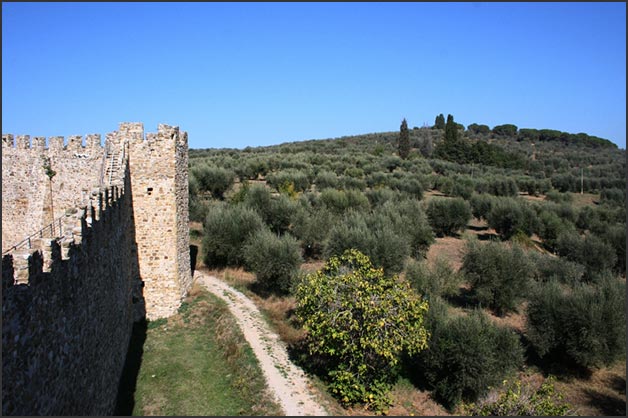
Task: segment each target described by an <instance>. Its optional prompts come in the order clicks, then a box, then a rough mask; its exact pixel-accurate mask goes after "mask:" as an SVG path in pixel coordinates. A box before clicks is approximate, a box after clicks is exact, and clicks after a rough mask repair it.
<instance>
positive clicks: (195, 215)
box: [188, 196, 209, 222]
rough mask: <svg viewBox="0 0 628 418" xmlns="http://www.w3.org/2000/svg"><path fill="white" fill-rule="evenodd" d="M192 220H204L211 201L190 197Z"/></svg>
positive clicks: (189, 204) (189, 208)
mask: <svg viewBox="0 0 628 418" xmlns="http://www.w3.org/2000/svg"><path fill="white" fill-rule="evenodd" d="M188 210H189V216H190V221H193V222H203V221H204V220H205V217H206V216H207V213H208V211H209V203H208V202H207V201H206V200H204V199H201V198H200V197H198V196H196V197H190V200H189V203H188Z"/></svg>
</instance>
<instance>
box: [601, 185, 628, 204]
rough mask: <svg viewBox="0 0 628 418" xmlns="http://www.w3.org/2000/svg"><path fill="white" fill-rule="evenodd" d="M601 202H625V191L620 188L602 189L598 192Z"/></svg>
mask: <svg viewBox="0 0 628 418" xmlns="http://www.w3.org/2000/svg"><path fill="white" fill-rule="evenodd" d="M600 199H601V201H602V202H604V203H605V202H611V203H614V204H620V205H624V204H625V203H626V193H625V192H624V191H623V190H622V189H617V188H612V189H604V190H602V193H600Z"/></svg>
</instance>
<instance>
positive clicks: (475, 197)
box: [469, 193, 497, 219]
mask: <svg viewBox="0 0 628 418" xmlns="http://www.w3.org/2000/svg"><path fill="white" fill-rule="evenodd" d="M496 201H497V199H496V198H495V196H493V195H490V194H487V193H481V194H478V193H474V194H472V195H471V197H470V198H469V203H470V204H471V212H472V213H473V216H474V217H475V218H477V219H486V218H487V217H488V214H489V213H490V211H491V209H492V208H493V205H494V204H495V202H496Z"/></svg>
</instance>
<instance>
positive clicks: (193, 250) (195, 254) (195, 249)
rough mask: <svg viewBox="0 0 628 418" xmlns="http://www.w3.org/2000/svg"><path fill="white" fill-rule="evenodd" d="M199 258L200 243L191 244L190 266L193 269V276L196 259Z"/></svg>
mask: <svg viewBox="0 0 628 418" xmlns="http://www.w3.org/2000/svg"><path fill="white" fill-rule="evenodd" d="M197 258H198V245H190V268H191V269H192V276H194V271H196V259H197Z"/></svg>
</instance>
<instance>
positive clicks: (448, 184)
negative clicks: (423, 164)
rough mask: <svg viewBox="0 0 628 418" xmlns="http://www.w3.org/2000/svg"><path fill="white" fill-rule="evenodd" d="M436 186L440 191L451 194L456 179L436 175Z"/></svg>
mask: <svg viewBox="0 0 628 418" xmlns="http://www.w3.org/2000/svg"><path fill="white" fill-rule="evenodd" d="M434 187H435V188H436V189H438V191H439V192H441V193H443V194H445V195H447V196H451V193H452V192H453V190H454V180H453V179H452V178H451V177H445V176H438V177H436V182H435V184H434Z"/></svg>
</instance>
